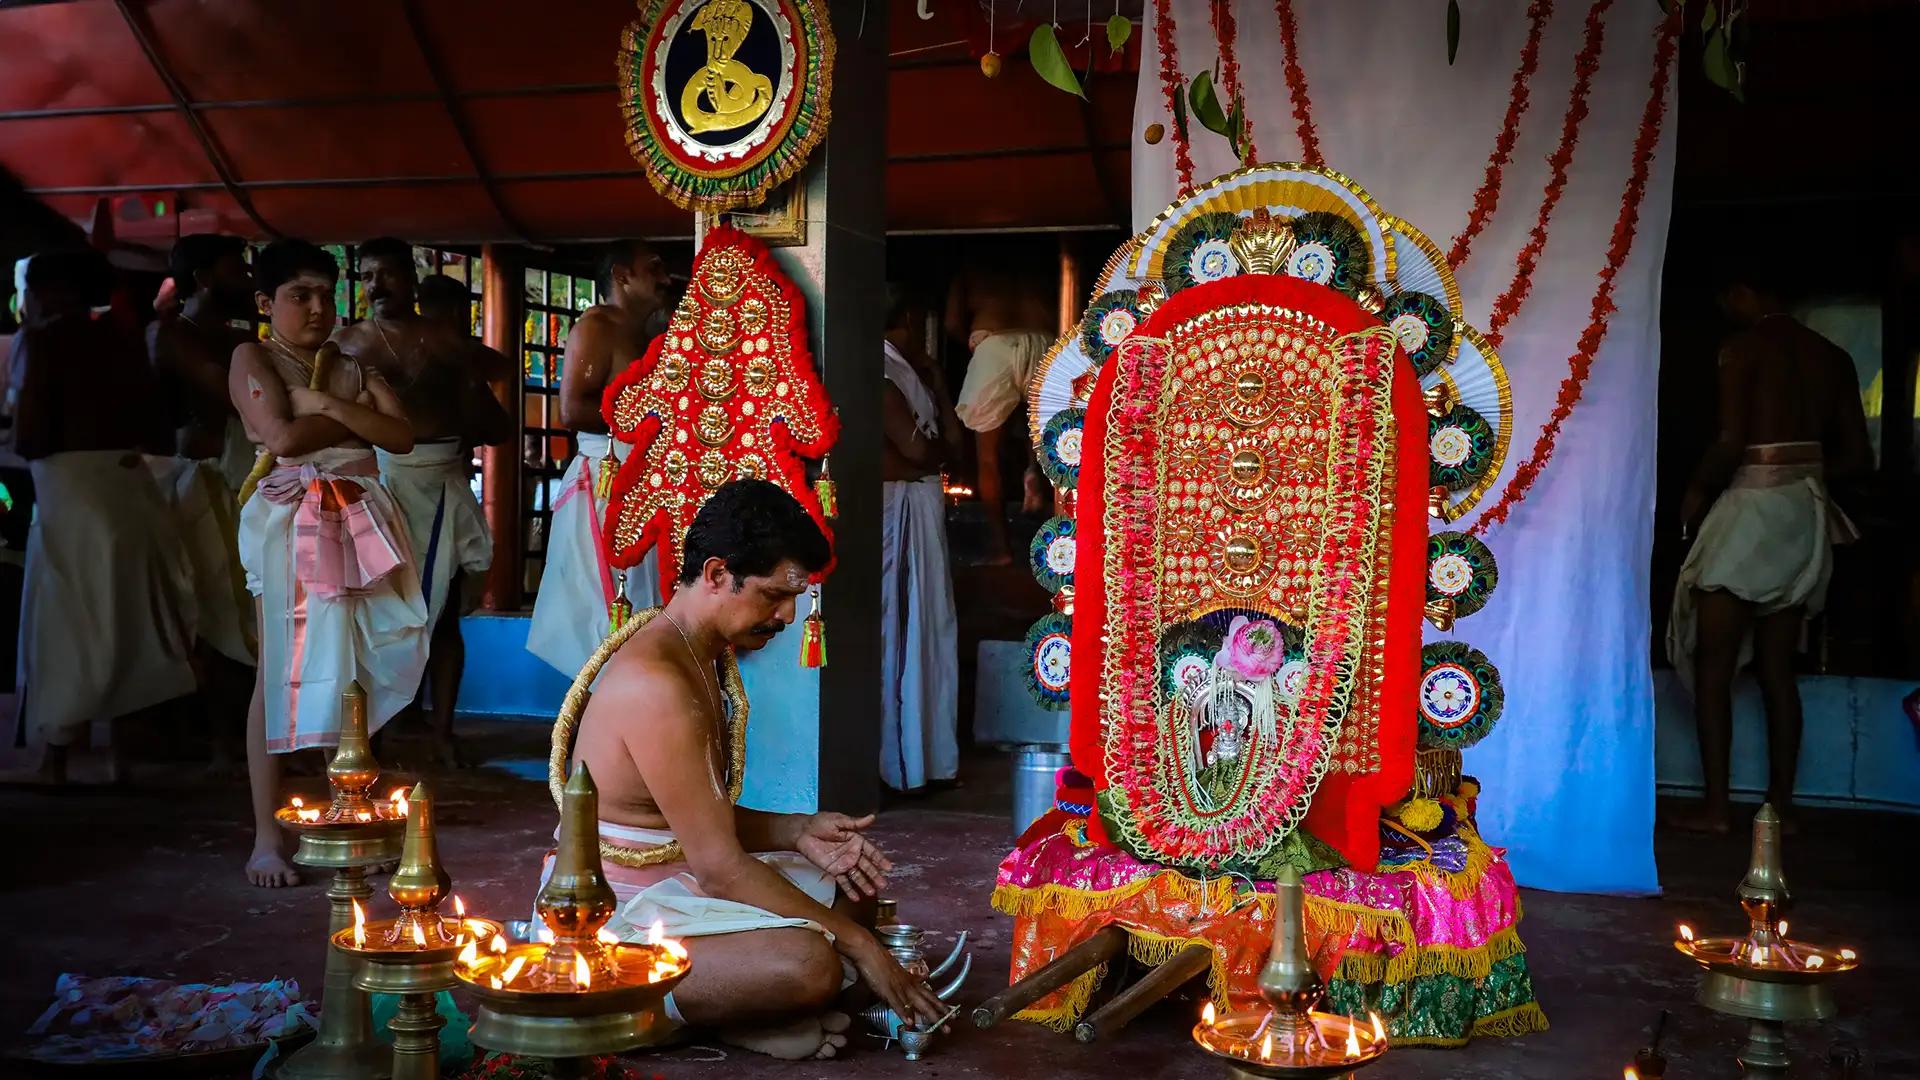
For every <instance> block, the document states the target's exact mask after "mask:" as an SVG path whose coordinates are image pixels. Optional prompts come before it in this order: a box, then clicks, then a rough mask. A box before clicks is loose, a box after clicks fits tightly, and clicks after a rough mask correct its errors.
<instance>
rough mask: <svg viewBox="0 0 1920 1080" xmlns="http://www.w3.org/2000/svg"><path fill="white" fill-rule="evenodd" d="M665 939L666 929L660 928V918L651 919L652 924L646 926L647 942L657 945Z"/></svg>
mask: <svg viewBox="0 0 1920 1080" xmlns="http://www.w3.org/2000/svg"><path fill="white" fill-rule="evenodd" d="M666 940H667V934H666V931H665V930H663V929H662V928H661V926H660V920H659V919H655V920H653V925H652V926H650V927H648V928H647V944H649V945H659V944H662V943H663V942H665V941H666Z"/></svg>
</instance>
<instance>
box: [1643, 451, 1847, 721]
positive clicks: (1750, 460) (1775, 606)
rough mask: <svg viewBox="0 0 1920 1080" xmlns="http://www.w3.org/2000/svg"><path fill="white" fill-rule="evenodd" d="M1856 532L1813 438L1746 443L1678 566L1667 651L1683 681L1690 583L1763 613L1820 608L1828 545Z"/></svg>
mask: <svg viewBox="0 0 1920 1080" xmlns="http://www.w3.org/2000/svg"><path fill="white" fill-rule="evenodd" d="M1858 535H1859V534H1858V533H1857V532H1856V531H1855V530H1854V528H1853V523H1852V522H1850V521H1848V520H1847V517H1846V515H1845V514H1843V513H1841V512H1840V509H1839V508H1838V507H1837V506H1834V505H1833V503H1832V501H1831V500H1829V499H1828V497H1827V489H1826V485H1825V483H1824V482H1823V480H1822V465H1821V457H1820V444H1819V443H1766V444H1762V445H1757V446H1749V447H1747V450H1746V456H1745V459H1744V461H1743V463H1742V464H1741V466H1740V468H1739V469H1738V470H1737V471H1736V472H1735V473H1734V474H1733V480H1732V482H1731V483H1729V484H1728V486H1727V490H1725V491H1723V492H1721V493H1720V497H1719V498H1718V499H1716V500H1714V504H1713V508H1712V509H1711V510H1709V511H1708V512H1707V516H1706V520H1705V521H1703V522H1702V523H1701V525H1700V536H1699V538H1698V539H1696V540H1695V541H1694V544H1693V549H1692V550H1691V551H1689V552H1687V559H1686V562H1685V563H1684V564H1682V565H1681V567H1680V582H1679V586H1678V587H1677V588H1676V589H1675V590H1674V594H1673V613H1672V617H1671V618H1670V619H1669V620H1668V622H1667V658H1668V659H1669V660H1672V661H1673V665H1674V668H1675V669H1676V670H1677V672H1678V674H1679V676H1680V679H1681V681H1682V683H1683V684H1684V685H1686V686H1687V687H1688V688H1691V687H1692V685H1693V648H1694V642H1695V640H1696V635H1697V632H1698V619H1697V612H1696V611H1695V608H1694V590H1696V589H1698V590H1701V591H1712V590H1715V589H1724V590H1725V591H1727V592H1730V593H1732V594H1733V595H1735V596H1737V597H1739V598H1740V599H1742V600H1745V601H1747V602H1748V603H1751V604H1753V605H1754V607H1755V614H1756V615H1761V616H1765V615H1771V614H1774V613H1775V612H1780V611H1786V610H1788V609H1790V608H1795V607H1802V608H1805V609H1806V613H1807V614H1808V615H1810V616H1811V615H1815V614H1818V613H1819V612H1820V610H1821V609H1822V608H1824V607H1825V606H1826V600H1827V581H1828V579H1829V578H1830V577H1831V576H1832V574H1833V545H1834V544H1835V543H1846V542H1848V541H1851V540H1854V539H1857V538H1858ZM1752 658H1753V641H1752V634H1751V633H1749V634H1748V636H1747V640H1745V641H1742V642H1741V644H1740V660H1739V663H1740V665H1741V666H1745V665H1746V663H1747V662H1748V661H1749V660H1751V659H1752Z"/></svg>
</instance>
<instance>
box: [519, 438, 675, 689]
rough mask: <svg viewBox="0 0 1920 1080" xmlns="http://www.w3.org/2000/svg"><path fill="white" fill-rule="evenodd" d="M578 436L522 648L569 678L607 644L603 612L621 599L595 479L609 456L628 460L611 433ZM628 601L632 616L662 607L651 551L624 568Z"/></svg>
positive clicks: (602, 501) (549, 530) (563, 480)
mask: <svg viewBox="0 0 1920 1080" xmlns="http://www.w3.org/2000/svg"><path fill="white" fill-rule="evenodd" d="M578 439H579V444H580V452H579V453H577V454H575V455H574V456H573V461H572V462H571V463H570V464H568V466H567V471H566V472H565V473H564V474H562V475H561V478H560V492H559V494H557V495H556V496H554V500H553V519H552V523H551V524H550V525H549V526H548V527H547V562H546V566H545V568H544V569H542V570H541V572H540V589H539V591H538V592H536V593H535V594H534V597H533V619H532V625H530V626H529V627H528V628H527V651H528V652H530V653H532V654H533V655H535V656H537V657H539V658H540V659H542V660H544V661H546V662H547V663H548V664H550V665H552V666H553V668H554V669H555V670H557V671H559V672H560V674H562V675H565V676H566V677H567V678H569V679H571V678H573V677H574V676H575V675H577V674H579V673H580V669H581V668H582V667H584V666H585V665H586V663H587V658H588V657H590V656H592V655H593V650H595V649H597V648H599V647H600V643H601V642H602V641H604V640H606V636H607V631H608V629H609V626H608V607H609V606H610V605H611V604H612V603H613V600H614V597H615V596H617V595H619V592H618V588H619V587H618V584H617V582H618V578H617V576H616V575H615V573H614V570H613V567H612V566H611V565H609V564H608V562H607V548H606V544H605V543H604V542H603V539H602V537H603V535H604V532H605V529H606V527H607V520H606V518H607V500H606V498H605V497H604V496H602V495H600V494H599V492H598V490H597V483H596V481H597V480H598V479H599V476H600V463H601V462H603V461H606V460H608V455H609V454H611V455H612V460H613V462H614V463H615V465H616V466H617V465H618V463H619V462H620V461H622V460H624V459H625V457H626V444H625V443H620V442H616V441H615V440H613V439H611V438H609V437H608V436H605V435H593V434H587V433H584V432H583V433H581V434H580V435H579V436H578ZM626 597H627V599H628V601H630V602H631V603H632V604H633V608H634V610H635V611H640V610H644V609H646V608H650V607H656V606H658V605H659V604H660V571H659V560H658V559H657V558H656V557H655V555H654V553H653V552H651V551H649V552H647V556H646V558H645V559H643V560H641V562H640V565H639V566H636V567H634V568H633V569H632V570H629V571H627V577H626Z"/></svg>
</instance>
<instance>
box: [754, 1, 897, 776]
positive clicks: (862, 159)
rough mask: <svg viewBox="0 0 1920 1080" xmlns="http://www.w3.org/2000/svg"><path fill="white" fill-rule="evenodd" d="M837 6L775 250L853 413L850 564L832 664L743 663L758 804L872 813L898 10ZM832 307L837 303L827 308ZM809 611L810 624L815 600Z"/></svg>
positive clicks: (838, 465)
mask: <svg viewBox="0 0 1920 1080" xmlns="http://www.w3.org/2000/svg"><path fill="white" fill-rule="evenodd" d="M888 7H889V5H887V4H883V3H874V2H872V0H832V2H831V4H830V8H831V14H832V18H833V30H834V36H835V37H836V39H837V45H838V49H837V55H836V60H835V63H834V69H833V98H832V110H833V120H832V123H831V124H830V125H829V127H828V129H827V137H826V139H825V141H823V142H822V143H821V145H820V146H819V148H818V149H816V150H815V151H814V154H813V160H812V161H811V163H810V164H809V165H808V167H807V170H806V172H805V173H804V174H803V177H802V179H803V181H804V183H805V184H806V193H807V200H806V205H807V215H806V216H807V218H808V228H807V242H806V244H805V245H803V246H798V247H788V248H776V249H775V256H776V258H777V259H778V260H779V262H780V265H781V267H782V268H783V269H784V270H785V271H786V272H787V273H788V275H790V276H791V277H792V278H793V280H794V281H795V282H796V283H798V284H799V286H800V288H801V290H802V291H803V292H804V293H805V294H806V297H807V326H808V332H809V336H810V338H811V340H810V345H811V348H812V350H813V357H814V363H816V364H817V365H819V368H820V371H821V376H822V378H823V379H824V380H825V382H826V387H827V395H828V396H829V397H830V398H831V399H832V400H833V403H834V406H835V407H836V408H838V409H839V411H840V441H839V444H838V445H837V446H836V447H835V449H834V451H833V453H832V457H831V460H832V463H833V479H834V484H835V486H836V487H837V489H838V494H839V504H840V507H839V509H840V516H839V518H838V519H837V520H836V521H834V522H833V526H834V547H835V554H836V556H837V558H838V567H837V569H836V570H835V571H834V573H833V576H831V577H829V578H828V579H827V582H826V584H825V585H824V587H823V589H822V592H823V601H824V608H825V610H824V614H825V616H826V624H827V633H826V640H827V666H826V667H824V668H821V669H819V670H817V671H815V670H809V669H806V668H802V667H800V666H799V665H798V647H799V638H800V635H799V632H798V628H794V629H790V630H788V631H787V633H785V634H783V635H781V636H780V638H778V639H776V640H775V643H774V644H773V645H772V646H770V647H768V648H767V649H766V650H764V651H762V652H761V653H758V654H755V655H753V656H751V657H748V658H746V659H745V660H743V661H742V664H741V668H742V675H743V678H744V681H745V682H746V686H747V693H748V697H749V700H750V701H751V702H752V708H753V714H752V719H751V722H750V723H749V724H748V728H747V730H748V746H747V755H748V756H747V785H746V790H745V791H744V792H743V795H742V802H743V803H744V804H745V805H748V806H753V807H757V808H760V809H765V810H780V811H807V810H814V809H829V810H839V811H843V812H847V813H856V814H858V813H865V812H867V811H869V810H871V809H873V808H875V807H876V806H877V805H878V804H879V798H880V778H879V767H880V700H879V696H880V631H879V615H880V448H881V432H880V389H881V382H882V381H883V377H882V375H881V368H882V365H881V348H880V336H881V331H882V329H883V326H882V324H883V323H884V322H885V321H886V238H885V229H886V217H885V214H886V135H887V14H888ZM829 297H831V302H829V300H828V298H829ZM800 606H801V611H800V612H799V614H800V615H801V616H804V615H805V614H806V611H805V607H806V604H805V602H804V601H802V603H801V605H800Z"/></svg>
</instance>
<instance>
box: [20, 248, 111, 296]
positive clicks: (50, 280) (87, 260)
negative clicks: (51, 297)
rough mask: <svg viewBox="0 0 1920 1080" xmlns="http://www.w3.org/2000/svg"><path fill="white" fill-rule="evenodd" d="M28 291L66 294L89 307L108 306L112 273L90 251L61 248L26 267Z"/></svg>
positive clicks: (96, 253)
mask: <svg viewBox="0 0 1920 1080" xmlns="http://www.w3.org/2000/svg"><path fill="white" fill-rule="evenodd" d="M27 288H28V289H29V290H30V291H32V292H35V293H51V292H66V293H71V294H73V296H74V297H75V299H77V300H79V301H80V302H81V303H82V304H85V305H86V306H88V307H97V306H99V305H101V304H104V303H106V302H107V299H108V297H109V295H110V294H111V293H112V290H113V270H112V269H111V268H110V267H109V266H108V265H107V257H106V256H105V255H103V254H101V253H100V252H99V251H96V250H95V249H93V248H62V249H60V250H58V251H45V252H41V253H40V254H37V255H35V256H34V257H33V258H32V260H30V261H29V262H28V263H27Z"/></svg>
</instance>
